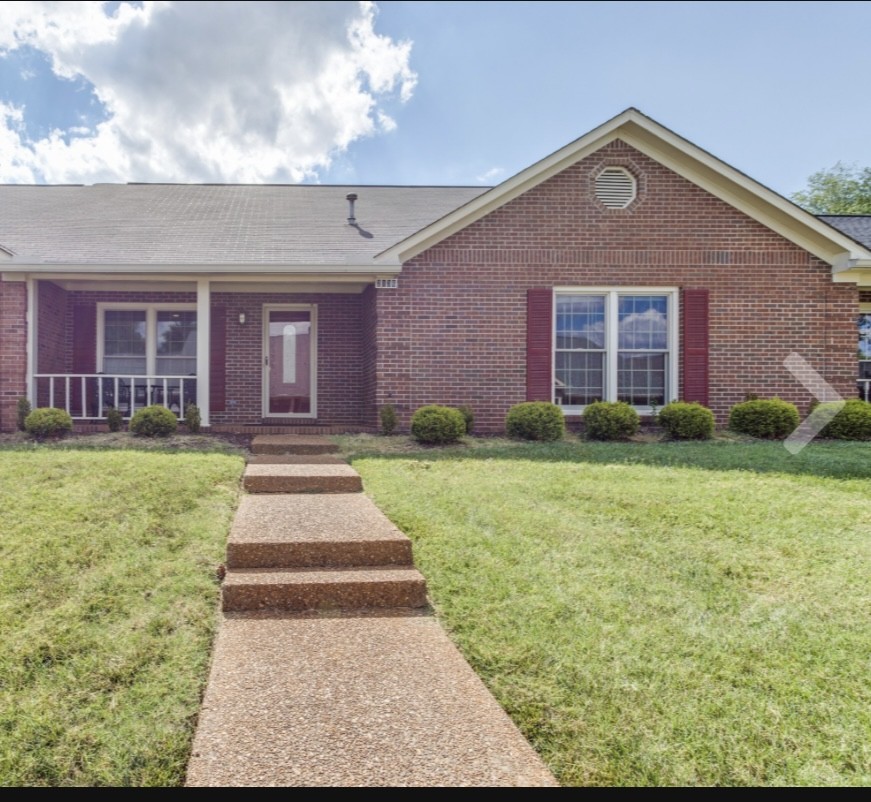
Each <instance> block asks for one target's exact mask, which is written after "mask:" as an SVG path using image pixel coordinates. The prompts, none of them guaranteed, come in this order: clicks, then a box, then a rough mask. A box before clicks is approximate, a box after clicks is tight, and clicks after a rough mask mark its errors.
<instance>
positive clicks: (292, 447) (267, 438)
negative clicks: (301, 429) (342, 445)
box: [251, 434, 339, 454]
mask: <svg viewBox="0 0 871 802" xmlns="http://www.w3.org/2000/svg"><path fill="white" fill-rule="evenodd" d="M338 450H339V447H338V446H337V445H336V444H335V443H333V442H332V441H331V440H328V439H327V438H326V437H321V436H318V435H306V434H258V435H256V436H255V437H254V439H253V440H252V441H251V453H252V454H335V453H336V452H337V451H338Z"/></svg>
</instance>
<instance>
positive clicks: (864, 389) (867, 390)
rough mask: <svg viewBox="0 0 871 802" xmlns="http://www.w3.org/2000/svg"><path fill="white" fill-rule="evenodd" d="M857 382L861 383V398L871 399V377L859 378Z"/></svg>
mask: <svg viewBox="0 0 871 802" xmlns="http://www.w3.org/2000/svg"><path fill="white" fill-rule="evenodd" d="M856 384H857V385H859V398H863V399H865V401H871V379H859V380H858V381H857V382H856Z"/></svg>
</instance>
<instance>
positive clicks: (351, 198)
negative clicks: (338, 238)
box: [345, 192, 357, 226]
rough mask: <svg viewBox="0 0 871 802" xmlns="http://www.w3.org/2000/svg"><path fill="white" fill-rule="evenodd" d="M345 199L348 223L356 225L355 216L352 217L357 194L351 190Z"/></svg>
mask: <svg viewBox="0 0 871 802" xmlns="http://www.w3.org/2000/svg"><path fill="white" fill-rule="evenodd" d="M345 200H346V201H348V225H349V226H355V225H357V218H356V217H354V201H355V200H357V196H356V195H355V194H354V193H353V192H352V193H351V194H350V195H348V196H347V197H346V198H345Z"/></svg>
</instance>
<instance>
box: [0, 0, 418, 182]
mask: <svg viewBox="0 0 871 802" xmlns="http://www.w3.org/2000/svg"><path fill="white" fill-rule="evenodd" d="M375 18H376V8H375V6H374V4H372V3H368V2H362V3H358V2H331V3H256V2H226V3H223V2H222V3H210V4H205V3H199V2H176V3H170V2H150V3H145V4H143V6H142V7H141V8H138V7H133V6H130V5H126V4H125V5H122V6H121V7H120V8H119V9H118V12H117V13H116V15H115V16H113V17H108V16H106V13H105V12H104V10H103V4H102V3H96V2H76V3H63V2H61V3H56V2H28V3H11V2H4V3H0V56H2V54H3V53H4V51H5V52H8V51H11V50H14V49H15V48H17V47H19V46H21V45H30V46H32V47H34V48H37V49H39V50H41V51H42V52H44V53H45V54H47V56H48V57H49V58H50V60H51V63H52V68H53V70H54V72H55V73H56V74H57V75H59V76H62V77H66V78H74V77H78V76H81V77H83V78H85V79H86V80H87V81H89V82H90V83H91V84H92V85H93V87H94V92H95V94H96V95H97V97H98V98H99V100H100V101H101V102H102V103H103V104H104V105H105V107H106V109H107V111H108V119H107V120H106V121H105V122H102V123H100V124H98V125H97V126H96V128H95V129H94V130H93V131H91V132H89V135H86V136H81V135H79V134H81V133H82V132H81V131H80V130H76V131H75V132H74V133H75V134H77V136H74V137H68V136H67V137H65V136H64V134H65V133H68V132H64V131H54V132H52V133H51V134H50V135H49V136H47V137H45V138H43V139H39V140H36V141H28V140H27V138H26V136H25V134H24V130H23V126H22V125H21V122H22V110H21V109H13V108H11V107H8V106H6V107H0V181H6V182H39V181H46V182H48V183H73V182H75V183H82V182H83V183H91V182H97V181H239V182H252V183H256V182H269V181H300V180H303V179H305V178H314V177H316V176H317V173H318V171H319V170H321V169H323V168H325V167H327V166H328V165H329V164H330V160H331V157H332V156H333V155H334V154H335V153H336V152H337V151H340V150H342V149H344V148H347V146H348V145H349V144H350V143H351V142H353V141H354V140H356V139H358V138H360V137H364V136H371V135H375V134H377V133H379V132H389V131H391V130H393V129H394V128H395V127H396V123H395V121H394V120H393V118H392V117H391V116H390V115H389V114H388V113H387V111H385V110H384V109H383V108H382V105H383V104H384V102H385V101H390V100H393V99H398V100H399V101H406V100H408V99H409V98H410V97H411V95H412V92H413V91H414V86H415V83H416V80H417V76H416V75H415V74H414V72H413V71H412V70H411V67H410V65H409V59H410V53H411V44H410V43H409V42H396V41H394V40H392V39H390V38H389V37H387V36H382V35H380V34H378V33H376V32H375ZM24 113H25V114H26V109H25V110H24Z"/></svg>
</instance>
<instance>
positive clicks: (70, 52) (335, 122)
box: [0, 1, 871, 194]
mask: <svg viewBox="0 0 871 802" xmlns="http://www.w3.org/2000/svg"><path fill="white" fill-rule="evenodd" d="M61 6H62V7H63V8H62V9H60V8H59V7H58V6H46V4H42V3H16V4H13V3H2V4H0V181H5V182H10V183H33V182H38V183H43V182H48V183H61V182H76V183H77V182H82V183H93V182H96V181H106V180H109V181H128V180H152V181H154V180H161V181H250V182H261V181H300V180H303V181H320V182H323V183H362V184H368V183H383V184H394V183H395V184H407V183H411V184H478V183H497V182H498V181H500V180H503V179H504V178H507V177H509V176H510V175H512V174H514V173H516V172H517V171H519V170H521V169H523V168H524V167H526V166H527V165H529V164H530V163H532V162H534V161H536V160H538V159H540V158H543V157H544V156H546V155H547V154H549V153H551V152H552V151H554V150H556V149H557V148H559V147H561V146H562V145H564V144H566V143H567V142H569V141H571V140H573V139H575V138H577V137H578V136H581V135H582V134H584V133H585V132H586V131H588V130H590V129H591V128H594V127H595V126H597V125H599V124H600V123H602V122H604V121H605V120H606V119H608V118H610V117H612V116H614V115H615V114H617V113H619V112H620V111H622V110H623V109H625V108H626V107H628V106H635V107H637V108H639V109H641V110H642V111H643V112H645V113H646V114H648V115H650V116H651V117H653V118H654V119H656V120H657V121H659V122H660V123H662V124H664V125H666V126H667V127H669V128H671V129H672V130H674V131H676V132H677V133H679V134H681V135H682V136H685V137H686V138H687V139H689V140H691V141H693V142H694V143H696V144H697V145H699V146H701V147H703V148H705V149H707V150H709V151H710V152H712V153H713V154H714V155H716V156H718V157H719V158H721V159H723V160H724V161H726V162H728V163H730V164H732V165H733V166H735V167H737V168H738V169H740V170H743V171H744V172H746V173H748V174H749V175H750V176H752V177H753V178H756V179H757V180H759V181H761V182H762V183H763V184H766V185H768V186H770V187H771V188H772V189H775V190H777V191H778V192H781V193H783V194H789V193H791V192H794V191H796V190H798V189H801V188H802V187H803V186H804V184H805V182H806V179H807V177H808V176H809V175H810V174H811V173H813V172H815V171H816V170H819V169H822V168H825V167H830V166H832V165H834V164H835V162H837V161H842V162H846V163H854V162H855V163H858V164H859V165H862V166H864V165H871V104H869V103H868V99H869V98H868V94H869V90H868V86H869V82H868V76H871V44H869V40H868V33H867V32H869V31H871V3H863V2H844V3H803V2H791V3H786V2H773V3H765V2H757V3H743V2H732V3H715V2H703V3H683V2H680V3H653V2H645V3H618V2H613V3H612V2H609V3H602V2H591V3H567V2H559V3H542V2H535V3H525V2H523V3H522V2H500V3H495V2H484V3H476V2H458V3H451V2H393V1H388V2H381V3H378V5H377V8H370V7H369V6H368V5H367V4H362V5H361V4H358V3H356V2H348V3H302V4H300V3H294V4H286V3H285V4H275V3H262V4H260V3H251V2H245V3H242V4H234V3H217V4H209V3H193V4H190V3H180V4H179V3H176V4H170V3H164V4H157V5H152V4H147V3H146V4H141V3H138V4H133V6H135V7H133V6H131V5H130V4H118V3H112V4H99V3H95V4H89V3H67V4H61ZM104 6H105V7H104ZM119 6H120V8H119ZM10 7H12V8H11V9H10ZM113 15H114V16H113ZM4 31H5V33H4Z"/></svg>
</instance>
